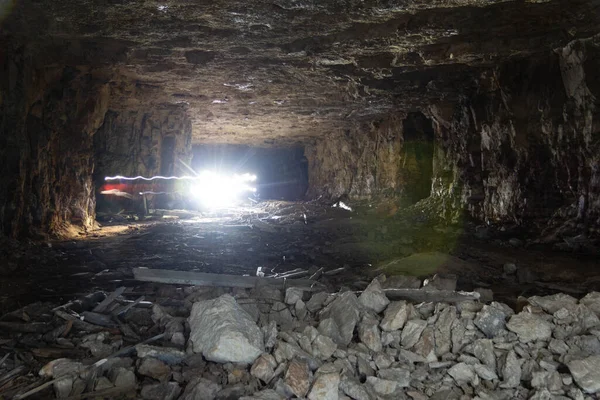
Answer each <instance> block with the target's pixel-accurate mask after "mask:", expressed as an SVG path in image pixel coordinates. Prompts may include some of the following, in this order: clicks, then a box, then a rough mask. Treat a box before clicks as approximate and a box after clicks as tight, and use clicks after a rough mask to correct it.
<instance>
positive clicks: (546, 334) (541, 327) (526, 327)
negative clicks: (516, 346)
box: [506, 312, 553, 343]
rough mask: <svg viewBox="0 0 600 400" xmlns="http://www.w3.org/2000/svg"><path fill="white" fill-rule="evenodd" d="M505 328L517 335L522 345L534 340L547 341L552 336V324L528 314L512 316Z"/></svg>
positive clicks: (521, 313)
mask: <svg viewBox="0 0 600 400" xmlns="http://www.w3.org/2000/svg"><path fill="white" fill-rule="evenodd" d="M506 327H507V328H508V329H509V330H510V331H511V332H514V333H516V334H517V336H518V337H519V340H520V341H521V342H523V343H529V342H532V341H535V340H548V339H550V336H551V335H552V328H553V326H552V324H551V323H549V322H547V321H545V320H543V319H542V318H540V317H538V316H537V315H534V314H530V313H528V312H520V313H519V314H517V315H513V316H512V317H511V318H510V320H509V321H508V324H506Z"/></svg>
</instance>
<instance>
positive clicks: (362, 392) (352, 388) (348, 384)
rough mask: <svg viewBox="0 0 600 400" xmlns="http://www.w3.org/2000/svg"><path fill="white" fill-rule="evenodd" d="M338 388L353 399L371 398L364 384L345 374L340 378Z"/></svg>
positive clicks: (369, 399)
mask: <svg viewBox="0 0 600 400" xmlns="http://www.w3.org/2000/svg"><path fill="white" fill-rule="evenodd" d="M340 389H341V390H342V392H343V393H344V394H345V395H346V396H348V397H350V398H352V399H354V400H371V396H369V393H368V392H367V390H366V389H365V388H364V386H363V385H361V384H360V383H358V382H357V381H355V380H354V379H352V378H350V377H348V376H346V375H344V376H342V377H341V379H340Z"/></svg>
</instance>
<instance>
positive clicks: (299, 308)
mask: <svg viewBox="0 0 600 400" xmlns="http://www.w3.org/2000/svg"><path fill="white" fill-rule="evenodd" d="M294 310H295V311H296V318H298V319H299V320H300V321H303V320H304V319H305V318H306V314H308V311H307V309H306V304H305V303H304V302H303V301H302V300H298V301H297V302H296V305H295V306H294Z"/></svg>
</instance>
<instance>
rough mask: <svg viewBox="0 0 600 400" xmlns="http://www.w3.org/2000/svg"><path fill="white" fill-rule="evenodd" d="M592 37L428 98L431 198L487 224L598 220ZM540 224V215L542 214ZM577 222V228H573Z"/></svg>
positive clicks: (599, 149)
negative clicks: (467, 87)
mask: <svg viewBox="0 0 600 400" xmlns="http://www.w3.org/2000/svg"><path fill="white" fill-rule="evenodd" d="M599 70H600V37H599V36H596V37H593V38H590V39H588V40H577V41H574V42H571V43H570V44H569V45H568V46H566V47H564V48H561V49H557V50H556V51H555V52H554V53H552V54H547V55H545V56H543V57H539V58H536V59H526V60H517V61H513V62H509V63H506V64H504V65H501V66H499V67H498V68H496V69H493V70H489V71H485V72H484V73H482V74H481V76H479V77H478V78H477V87H478V89H477V91H476V92H474V93H465V94H464V96H463V97H462V98H461V100H460V101H459V102H457V103H456V104H443V103H440V104H438V105H435V106H432V107H431V109H430V112H431V116H432V118H433V119H434V121H435V123H434V127H435V131H436V139H435V140H436V143H437V144H438V145H437V146H436V148H435V157H434V158H435V161H434V169H435V171H434V175H435V177H434V181H433V186H432V194H433V197H435V198H438V199H441V200H442V204H443V209H444V213H445V214H446V216H448V217H451V218H457V217H458V216H459V215H460V213H461V212H463V211H466V213H467V215H469V216H471V217H474V218H476V219H478V220H482V221H487V222H511V223H517V224H521V223H526V222H535V221H540V222H541V221H547V220H548V219H551V218H553V217H554V218H555V219H556V221H557V222H558V223H562V222H564V221H567V220H570V221H572V222H571V223H570V225H569V226H570V228H571V229H572V230H573V233H574V232H575V231H576V230H581V228H582V227H583V226H588V227H590V226H591V227H592V229H595V228H593V226H594V225H595V226H598V225H599V222H600V221H599V220H598V217H600V164H599V161H600V114H599V111H598V110H599V109H598V99H599V98H600V77H599V76H598V71H599ZM544 223H545V222H544ZM578 224H579V226H578Z"/></svg>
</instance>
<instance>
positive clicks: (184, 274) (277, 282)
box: [133, 268, 322, 290]
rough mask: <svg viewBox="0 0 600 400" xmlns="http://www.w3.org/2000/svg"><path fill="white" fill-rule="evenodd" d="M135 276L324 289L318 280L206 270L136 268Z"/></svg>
mask: <svg viewBox="0 0 600 400" xmlns="http://www.w3.org/2000/svg"><path fill="white" fill-rule="evenodd" d="M133 276H134V278H135V279H136V280H138V281H145V282H157V283H176V284H182V285H196V286H220V287H241V288H253V287H259V286H264V285H267V286H275V287H281V288H284V287H289V286H294V287H298V288H301V289H304V290H317V289H322V287H321V285H320V284H319V283H318V282H315V281H311V280H309V279H275V278H261V277H256V276H241V275H225V274H208V273H204V272H190V271H171V270H166V269H147V268H134V269H133Z"/></svg>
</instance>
